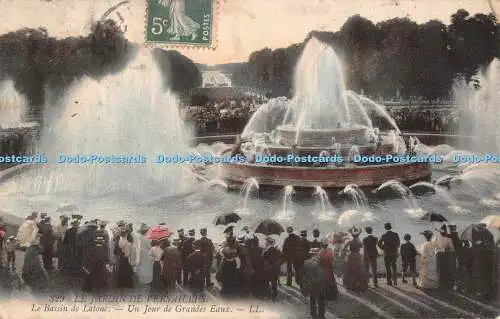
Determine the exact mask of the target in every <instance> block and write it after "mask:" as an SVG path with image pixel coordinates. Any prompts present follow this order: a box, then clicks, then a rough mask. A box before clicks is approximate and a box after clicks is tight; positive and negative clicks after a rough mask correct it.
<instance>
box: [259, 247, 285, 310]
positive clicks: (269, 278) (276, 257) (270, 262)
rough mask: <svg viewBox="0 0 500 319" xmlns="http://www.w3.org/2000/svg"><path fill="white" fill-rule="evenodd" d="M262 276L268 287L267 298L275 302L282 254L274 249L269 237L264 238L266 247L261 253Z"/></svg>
mask: <svg viewBox="0 0 500 319" xmlns="http://www.w3.org/2000/svg"><path fill="white" fill-rule="evenodd" d="M262 261H263V267H264V275H265V277H266V282H267V285H268V291H269V292H270V294H269V296H270V297H271V300H273V301H275V300H276V298H277V297H278V281H279V276H280V268H281V264H282V263H283V254H282V253H281V251H280V250H279V249H278V248H276V246H275V240H274V239H272V238H271V237H267V238H266V247H265V248H264V252H263V253H262Z"/></svg>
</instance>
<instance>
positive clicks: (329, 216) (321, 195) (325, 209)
mask: <svg viewBox="0 0 500 319" xmlns="http://www.w3.org/2000/svg"><path fill="white" fill-rule="evenodd" d="M314 194H315V195H316V196H317V199H318V203H319V206H320V210H319V212H316V213H313V215H314V216H315V217H316V218H317V219H319V220H322V221H331V220H333V219H334V218H335V217H336V215H337V212H336V211H335V209H334V208H333V207H332V205H331V204H330V198H328V193H327V192H326V190H325V189H323V188H321V187H319V186H316V188H315V192H314Z"/></svg>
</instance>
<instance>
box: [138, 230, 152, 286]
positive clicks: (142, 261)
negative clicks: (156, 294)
mask: <svg viewBox="0 0 500 319" xmlns="http://www.w3.org/2000/svg"><path fill="white" fill-rule="evenodd" d="M148 229H149V227H148V226H147V225H146V224H142V225H141V227H140V228H139V231H138V233H139V236H138V238H137V239H136V241H137V245H138V246H137V251H138V253H137V254H136V260H135V262H134V265H135V266H136V273H135V274H136V276H137V282H138V284H139V285H141V286H144V285H150V284H151V282H152V281H153V260H152V259H151V257H150V255H149V251H150V249H151V242H150V241H149V240H147V239H146V237H145V236H144V235H146V232H147V231H148Z"/></svg>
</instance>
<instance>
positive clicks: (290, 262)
mask: <svg viewBox="0 0 500 319" xmlns="http://www.w3.org/2000/svg"><path fill="white" fill-rule="evenodd" d="M286 232H287V233H288V237H287V238H285V241H284V242H283V256H284V258H285V261H286V284H287V286H291V285H292V276H293V273H294V272H295V282H296V283H297V284H299V283H298V281H297V273H298V271H297V264H298V262H297V248H298V245H299V241H300V237H299V236H297V235H296V234H294V232H293V227H287V228H286Z"/></svg>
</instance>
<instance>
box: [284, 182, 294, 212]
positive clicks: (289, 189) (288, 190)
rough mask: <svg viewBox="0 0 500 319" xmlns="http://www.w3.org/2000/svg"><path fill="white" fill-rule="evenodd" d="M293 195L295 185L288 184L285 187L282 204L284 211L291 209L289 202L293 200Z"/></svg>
mask: <svg viewBox="0 0 500 319" xmlns="http://www.w3.org/2000/svg"><path fill="white" fill-rule="evenodd" d="M292 195H293V186H292V185H287V186H285V188H284V189H283V205H282V210H283V211H284V212H287V211H288V210H289V204H290V203H291V201H292Z"/></svg>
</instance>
